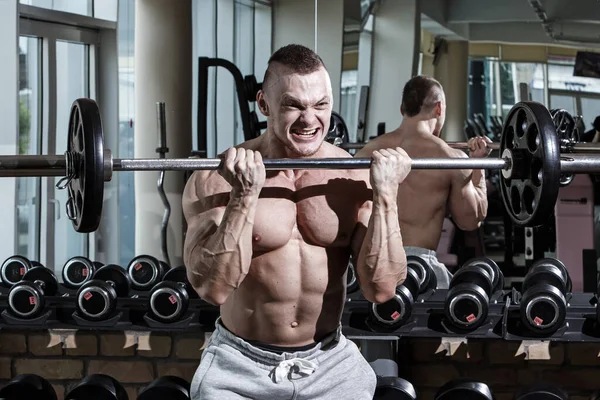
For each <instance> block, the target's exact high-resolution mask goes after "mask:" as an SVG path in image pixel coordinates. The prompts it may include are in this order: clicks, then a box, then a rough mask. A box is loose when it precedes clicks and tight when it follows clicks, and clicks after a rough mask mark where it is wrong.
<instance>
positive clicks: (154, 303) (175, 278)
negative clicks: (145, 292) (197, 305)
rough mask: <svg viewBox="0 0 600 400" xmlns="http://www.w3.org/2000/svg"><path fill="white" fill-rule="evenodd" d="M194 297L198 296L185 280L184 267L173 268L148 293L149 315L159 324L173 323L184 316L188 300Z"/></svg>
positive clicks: (185, 272)
mask: <svg viewBox="0 0 600 400" xmlns="http://www.w3.org/2000/svg"><path fill="white" fill-rule="evenodd" d="M194 297H198V295H197V294H196V291H195V290H194V288H193V287H192V285H190V283H189V282H188V280H187V271H186V269H185V266H179V267H176V268H173V269H171V270H169V271H168V272H167V273H166V274H165V276H164V277H163V280H162V282H159V283H158V284H156V286H154V287H153V288H152V290H151V291H150V296H149V298H148V309H149V314H150V316H151V317H152V318H153V319H155V320H157V321H159V322H163V323H166V324H168V323H171V322H175V321H177V320H179V319H180V318H181V316H182V315H184V314H185V312H186V311H187V308H188V304H189V299H190V298H194Z"/></svg>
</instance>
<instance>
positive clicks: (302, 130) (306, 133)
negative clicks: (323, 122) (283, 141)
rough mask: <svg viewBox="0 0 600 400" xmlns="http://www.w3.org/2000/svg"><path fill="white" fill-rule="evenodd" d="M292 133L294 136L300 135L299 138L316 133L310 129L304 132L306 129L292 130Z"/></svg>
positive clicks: (315, 130)
mask: <svg viewBox="0 0 600 400" xmlns="http://www.w3.org/2000/svg"><path fill="white" fill-rule="evenodd" d="M292 133H293V134H295V135H300V136H312V135H314V134H315V133H317V129H311V130H306V129H292Z"/></svg>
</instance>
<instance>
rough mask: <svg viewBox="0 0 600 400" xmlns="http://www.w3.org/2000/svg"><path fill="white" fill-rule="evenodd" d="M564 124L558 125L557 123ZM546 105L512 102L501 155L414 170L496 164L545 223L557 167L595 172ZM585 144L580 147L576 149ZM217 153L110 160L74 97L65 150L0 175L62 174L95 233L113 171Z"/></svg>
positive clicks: (92, 107) (90, 113) (285, 165)
mask: <svg viewBox="0 0 600 400" xmlns="http://www.w3.org/2000/svg"><path fill="white" fill-rule="evenodd" d="M561 129H562V128H561ZM557 131H558V128H557V126H555V121H554V120H553V116H552V115H551V114H550V112H549V111H548V109H547V108H545V107H544V106H543V105H542V104H540V103H536V102H521V103H518V104H516V105H515V106H513V108H512V109H511V110H510V112H509V114H508V115H507V118H506V122H505V124H504V126H503V132H502V136H501V142H500V144H499V147H498V149H499V150H500V154H501V157H500V158H477V159H471V158H415V159H412V169H500V170H502V174H501V185H500V188H501V192H502V199H503V202H504V205H505V208H506V211H507V213H508V214H509V215H510V217H511V219H512V220H513V221H514V222H515V224H516V225H520V226H534V225H541V224H543V223H544V222H545V221H546V220H547V219H548V217H549V216H550V215H551V214H552V212H553V210H554V205H555V204H556V200H557V197H558V189H559V182H560V177H561V174H564V173H582V172H600V157H597V156H595V154H594V153H595V152H597V150H598V148H597V146H595V145H593V146H587V145H584V146H580V145H583V144H573V143H572V142H571V148H570V152H569V154H566V155H564V156H561V154H560V153H561V150H564V149H563V147H564V146H563V145H564V143H563V144H561V142H560V141H559V138H558V134H557ZM579 148H581V149H587V150H589V151H587V152H585V150H584V152H583V153H582V154H578V153H577V152H575V151H574V150H575V149H579ZM263 162H264V164H265V168H266V169H269V170H283V169H366V168H369V167H370V165H371V162H372V160H371V159H370V158H353V157H347V158H320V159H317V158H312V159H310V158H309V159H265V160H263ZM221 163H222V159H220V158H212V159H201V158H186V159H113V158H112V153H111V151H110V150H109V149H105V148H104V132H103V128H102V119H101V115H100V110H99V109H98V105H97V104H96V102H95V101H94V100H92V99H85V98H81V99H77V100H75V101H74V102H73V105H72V107H71V112H70V116H69V129H68V140H67V151H66V152H65V154H64V155H26V156H23V155H19V156H9V155H6V156H0V177H8V176H13V177H14V176H54V177H58V176H63V178H62V179H60V180H59V182H58V183H57V184H56V186H57V187H58V188H59V189H65V188H67V189H68V201H67V205H66V207H67V216H68V217H69V218H70V219H71V220H72V223H73V227H74V229H75V230H76V231H77V232H82V233H83V232H93V231H95V230H96V229H97V228H98V226H99V223H100V219H101V215H102V203H103V197H104V182H106V181H110V180H111V179H112V174H113V172H114V171H166V170H170V171H192V170H211V169H212V170H214V169H217V168H219V166H220V165H221Z"/></svg>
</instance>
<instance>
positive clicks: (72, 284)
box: [62, 256, 102, 289]
mask: <svg viewBox="0 0 600 400" xmlns="http://www.w3.org/2000/svg"><path fill="white" fill-rule="evenodd" d="M100 267H102V264H101V263H99V262H97V261H91V260H90V259H89V258H86V257H81V256H76V257H72V258H70V259H69V260H67V262H66V263H65V265H64V266H63V269H62V278H63V286H65V287H68V288H69V289H78V288H80V287H81V285H83V284H84V283H85V282H87V281H89V280H90V279H92V276H93V275H94V273H95V272H96V270H97V269H98V268H100Z"/></svg>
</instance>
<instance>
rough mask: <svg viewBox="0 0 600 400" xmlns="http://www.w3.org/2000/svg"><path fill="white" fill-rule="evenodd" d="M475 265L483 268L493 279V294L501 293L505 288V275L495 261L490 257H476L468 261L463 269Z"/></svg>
mask: <svg viewBox="0 0 600 400" xmlns="http://www.w3.org/2000/svg"><path fill="white" fill-rule="evenodd" d="M469 265H475V266H478V267H483V268H485V269H486V271H488V273H489V274H490V276H491V277H492V286H493V289H492V293H495V292H497V291H500V290H502V289H503V288H504V274H503V273H502V271H500V267H498V264H496V262H495V261H494V260H492V259H491V258H489V257H476V258H472V259H470V260H469V261H467V262H466V263H465V264H464V266H463V267H466V266H469Z"/></svg>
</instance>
